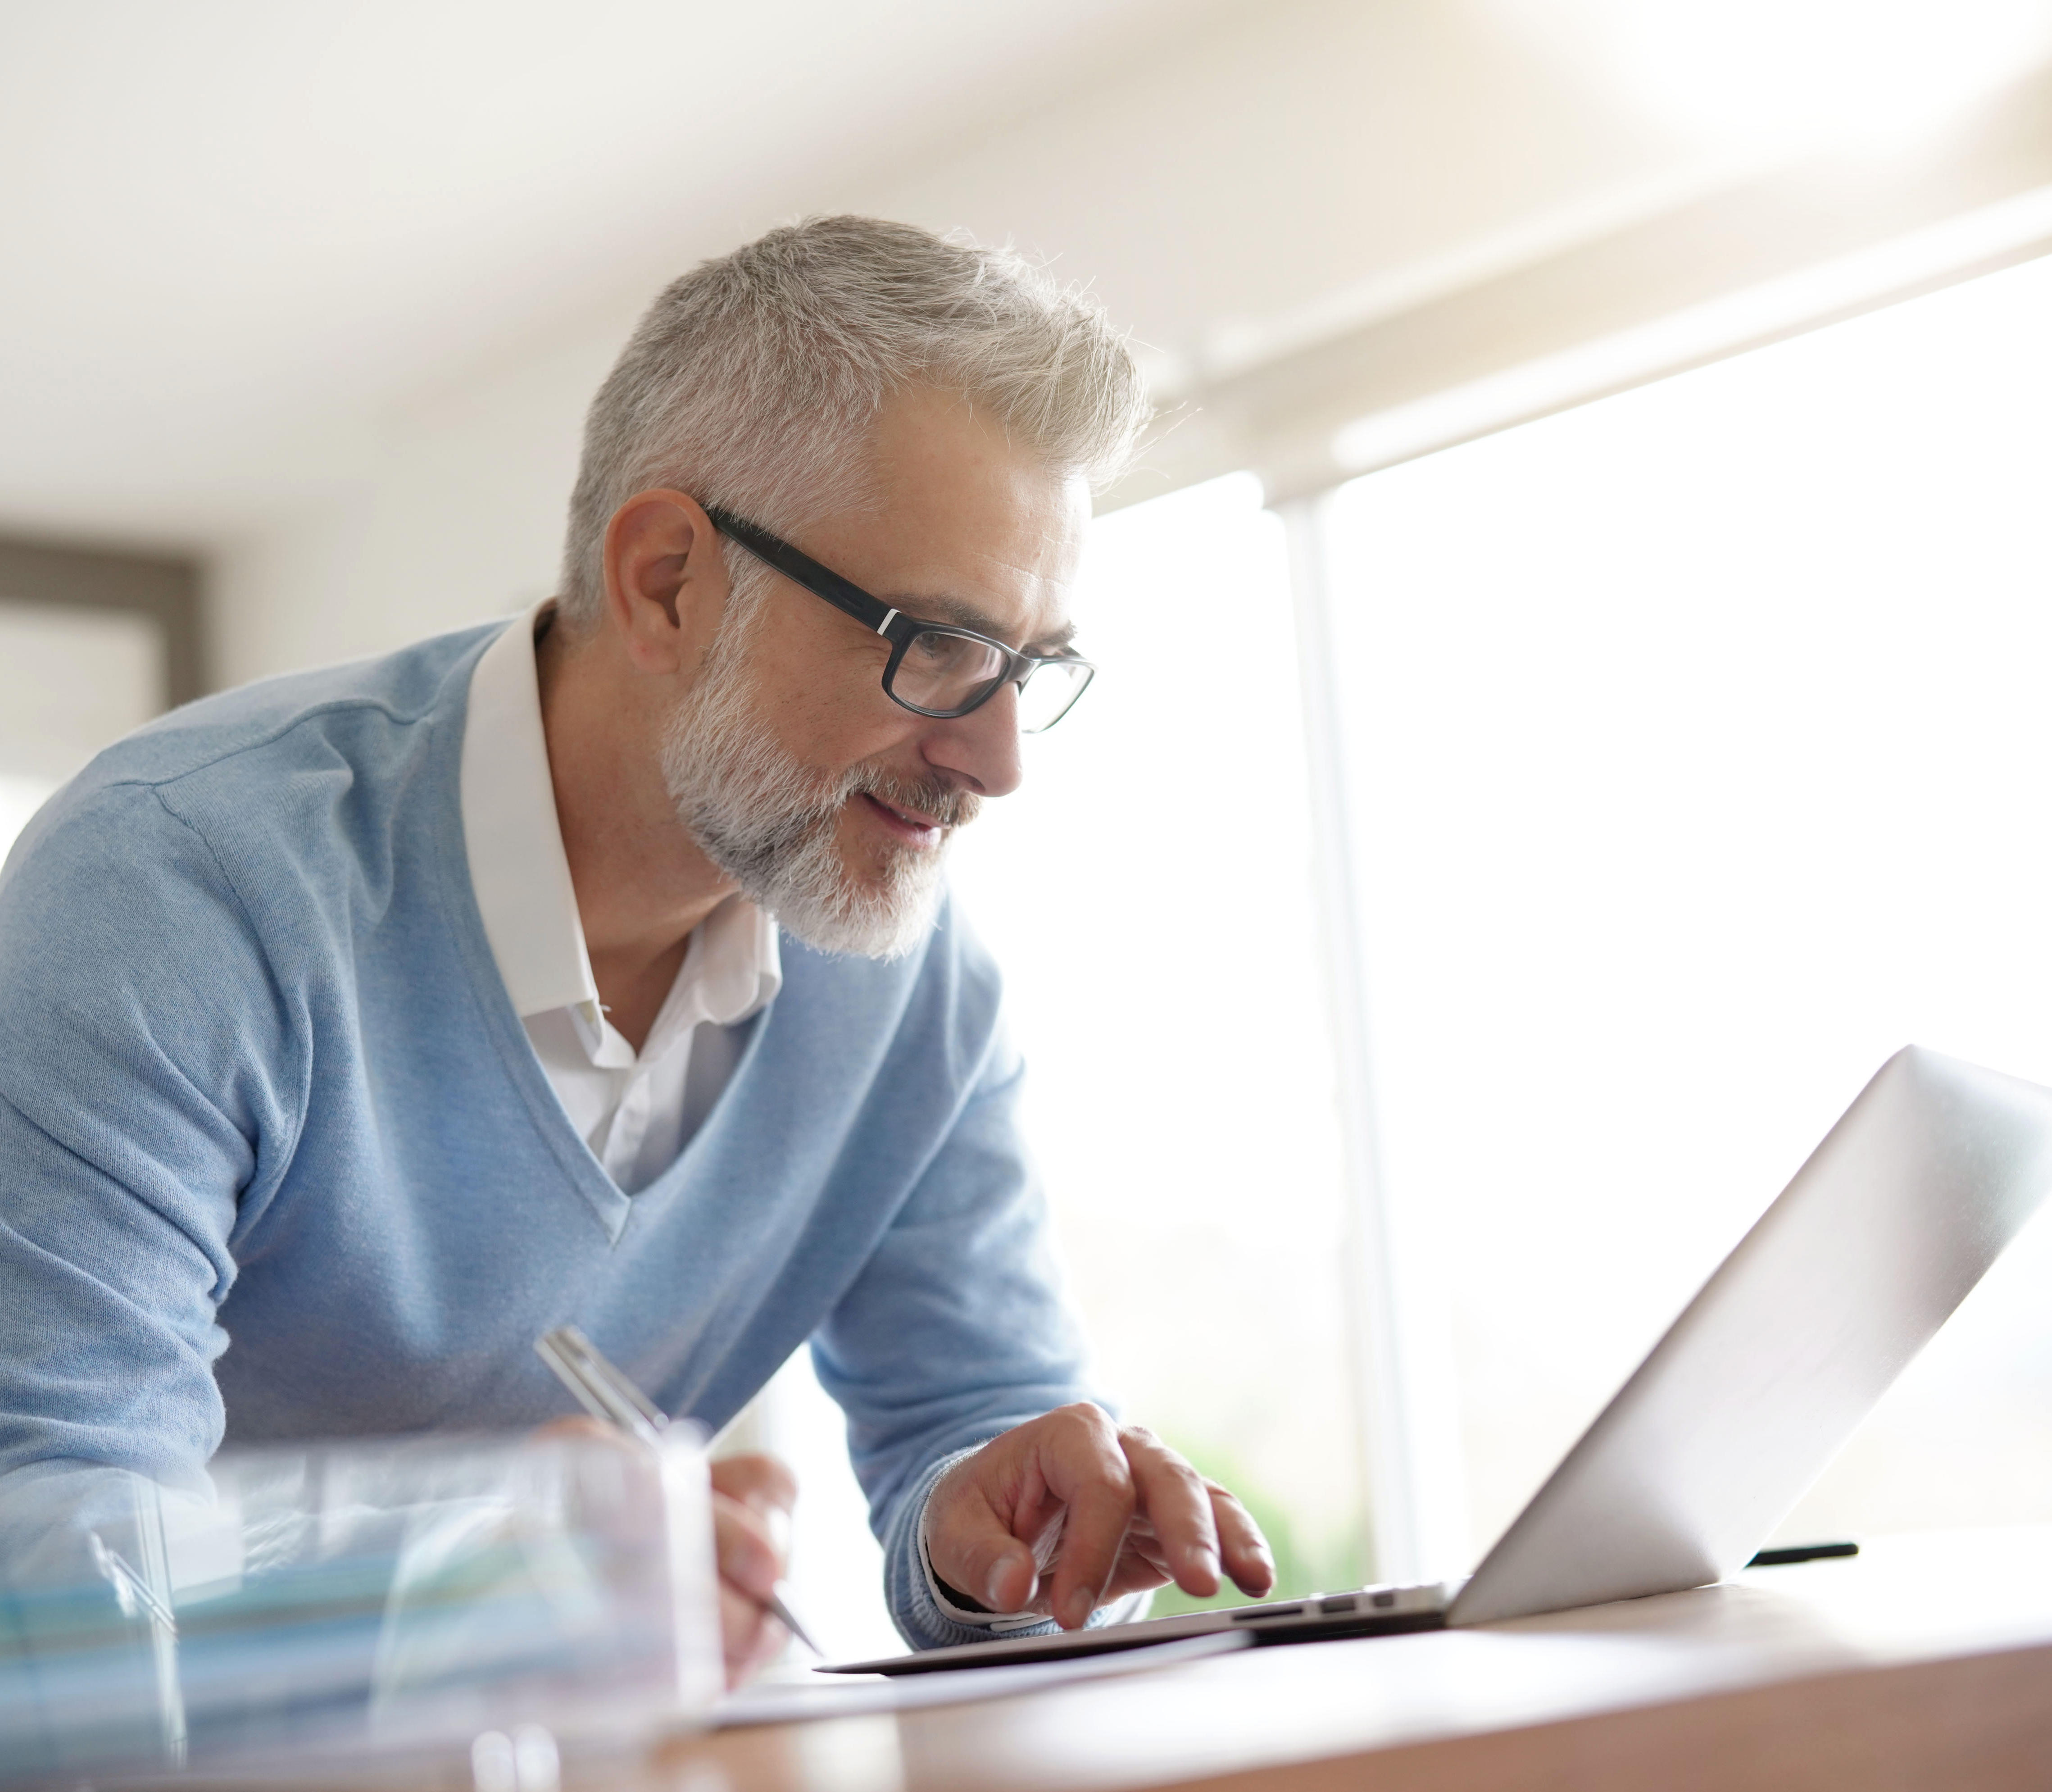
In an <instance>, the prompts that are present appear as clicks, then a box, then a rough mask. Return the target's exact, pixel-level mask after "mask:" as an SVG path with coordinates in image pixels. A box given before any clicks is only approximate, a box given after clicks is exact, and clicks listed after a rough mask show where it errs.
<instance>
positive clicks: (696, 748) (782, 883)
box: [662, 606, 978, 959]
mask: <svg viewBox="0 0 2052 1792" xmlns="http://www.w3.org/2000/svg"><path fill="white" fill-rule="evenodd" d="M750 608H751V609H752V608H753V606H750ZM754 620H755V618H754V615H752V614H742V615H738V616H735V617H734V618H731V619H730V622H729V623H728V625H727V626H726V627H725V628H723V629H721V631H720V633H719V637H718V638H717V639H716V640H715V641H714V643H713V646H712V649H711V653H708V655H707V661H706V668H705V671H704V673H703V676H701V677H700V679H699V684H698V688H696V689H695V690H694V691H693V692H691V694H690V695H689V696H687V697H685V698H684V699H683V701H682V702H680V703H679V704H678V705H677V708H676V712H675V713H674V714H672V716H671V718H670V722H669V725H668V727H667V729H666V730H665V731H664V739H663V747H662V764H663V778H664V783H665V784H666V785H667V786H668V790H669V793H670V800H671V801H672V802H674V803H675V804H676V806H677V814H678V818H679V819H680V820H681V821H683V825H684V826H685V828H686V829H687V830H688V831H689V833H690V834H691V837H692V839H693V840H695V841H697V842H698V845H699V849H700V850H701V851H702V852H703V853H704V854H705V855H706V857H707V858H709V859H711V861H712V862H713V863H714V864H715V865H717V866H718V867H719V869H721V870H722V871H723V872H726V875H727V876H729V877H730V878H732V879H733V880H734V882H735V883H736V884H738V885H739V886H740V888H741V893H742V895H743V896H746V897H747V898H748V900H750V902H752V903H754V904H755V905H756V906H757V907H758V908H762V909H764V910H766V912H769V913H770V914H772V915H774V916H776V917H777V924H778V925H779V926H781V927H783V928H784V929H785V931H787V932H789V933H790V934H793V935H795V936H796V937H797V939H801V940H802V941H803V942H804V943H805V944H806V945H808V946H810V947H814V948H815V949H816V950H817V951H822V952H840V953H847V954H850V955H856V956H858V957H862V958H871V959H895V958H902V957H903V955H905V954H906V953H907V952H909V951H911V950H912V949H913V947H915V946H917V945H918V943H919V942H920V941H921V940H922V939H924V938H925V937H926V931H927V929H928V928H929V927H931V926H932V925H933V920H934V911H935V910H936V908H938V906H939V903H940V893H941V869H942V859H943V858H944V857H945V856H946V849H947V841H948V839H949V838H951V837H952V836H953V834H954V830H955V829H957V828H958V827H961V826H965V825H967V824H968V823H969V821H973V819H974V818H975V816H976V812H977V806H978V805H977V798H975V797H974V796H973V795H971V794H968V793H967V792H965V791H961V790H956V789H954V787H953V786H950V785H946V784H944V783H941V782H932V783H908V782H906V781H905V780H903V779H902V778H893V777H892V776H891V774H889V773H887V772H885V771H880V770H879V769H878V768H877V767H874V766H860V765H858V766H853V767H850V768H849V769H848V771H844V772H842V773H840V774H838V775H835V774H830V773H822V772H816V771H812V770H811V769H810V768H809V767H805V766H804V765H801V764H800V763H799V762H798V761H797V760H796V759H793V758H792V757H791V756H790V755H789V754H788V753H786V752H785V751H784V750H783V748H782V747H780V746H778V745H777V742H776V740H775V739H774V738H773V736H772V735H771V734H770V731H769V728H768V727H766V725H765V724H764V723H763V720H762V717H761V716H759V715H758V712H757V711H756V708H755V706H754V703H753V702H752V700H750V694H749V691H748V681H747V679H746V672H745V666H744V662H745V660H746V654H745V653H744V652H743V649H744V648H745V646H746V643H747V639H748V637H750V635H752V634H753V633H754V628H753V626H752V624H753V623H754ZM865 792H867V793H872V794H875V795H876V796H878V797H880V798H883V800H884V801H885V802H891V803H894V804H896V805H898V806H900V807H903V808H907V809H913V810H918V811H919V812H920V813H921V814H926V815H930V816H932V817H934V818H936V819H937V820H938V821H940V822H941V823H942V826H943V828H944V829H946V834H945V835H944V837H943V838H942V842H941V844H940V845H938V846H937V847H933V848H929V849H925V850H923V851H922V850H918V849H913V848H910V847H899V846H895V845H894V846H891V847H888V848H887V849H886V852H887V855H888V856H887V860H886V862H885V868H884V876H883V881H882V882H881V884H867V883H864V882H863V881H861V880H858V879H856V877H853V876H851V875H850V874H849V872H848V869H847V868H846V867H845V866H844V865H843V864H842V862H841V856H840V845H839V841H838V837H837V835H838V830H839V825H840V817H841V813H842V811H843V810H844V809H845V808H846V807H847V806H848V804H849V803H850V802H853V801H854V800H855V799H856V798H857V797H858V796H860V795H861V794H864V793H865Z"/></svg>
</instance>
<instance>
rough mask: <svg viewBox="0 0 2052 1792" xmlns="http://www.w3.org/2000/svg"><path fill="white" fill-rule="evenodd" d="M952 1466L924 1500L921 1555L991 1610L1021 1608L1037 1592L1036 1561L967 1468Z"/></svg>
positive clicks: (965, 1463) (965, 1464) (966, 1465)
mask: <svg viewBox="0 0 2052 1792" xmlns="http://www.w3.org/2000/svg"><path fill="white" fill-rule="evenodd" d="M976 1460H977V1459H976V1458H975V1457H969V1458H968V1459H967V1460H966V1461H963V1462H961V1463H958V1464H957V1465H956V1466H955V1468H952V1469H950V1471H949V1472H948V1473H947V1475H946V1476H943V1477H942V1480H941V1482H940V1484H938V1486H936V1487H935V1488H934V1493H933V1497H932V1498H931V1499H930V1500H929V1501H928V1502H927V1504H926V1555H927V1558H928V1559H929V1560H930V1561H931V1562H932V1563H933V1565H934V1573H935V1574H938V1576H939V1577H940V1578H942V1580H943V1581H945V1582H947V1584H948V1585H949V1586H952V1587H954V1588H956V1589H957V1590H958V1591H961V1592H963V1593H966V1594H969V1597H970V1598H973V1599H974V1600H976V1601H977V1602H979V1603H980V1604H981V1605H985V1606H989V1608H990V1610H993V1611H994V1612H1016V1611H1024V1610H1025V1609H1026V1607H1027V1606H1028V1605H1029V1604H1030V1603H1032V1598H1033V1595H1034V1594H1036V1593H1037V1592H1038V1591H1039V1590H1040V1564H1039V1563H1036V1562H1035V1560H1034V1559H1033V1551H1032V1550H1031V1549H1030V1548H1029V1547H1028V1546H1027V1545H1026V1544H1025V1543H1024V1542H1023V1541H1021V1540H1020V1539H1019V1538H1017V1537H1015V1536H1014V1535H1012V1531H1011V1528H1010V1527H1009V1526H1008V1525H1007V1524H1006V1523H1005V1522H1004V1519H1003V1518H1002V1517H1001V1516H1000V1515H999V1513H998V1512H997V1508H995V1507H993V1505H992V1504H991V1503H990V1500H989V1496H988V1494H987V1493H986V1492H985V1489H984V1488H983V1487H982V1486H981V1484H979V1482H978V1481H977V1479H976V1476H975V1475H974V1474H973V1472H971V1470H970V1465H971V1464H973V1463H974V1462H975V1461H976Z"/></svg>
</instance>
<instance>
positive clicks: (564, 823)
mask: <svg viewBox="0 0 2052 1792" xmlns="http://www.w3.org/2000/svg"><path fill="white" fill-rule="evenodd" d="M535 661H536V670H537V672H538V674H539V676H540V683H541V693H542V733H543V735H544V736H545V738H546V740H547V742H548V748H549V776H550V782H551V783H552V784H553V785H554V789H555V796H556V820H557V822H558V825H559V826H560V827H561V829H562V837H563V853H564V856H565V857H566V858H567V859H568V860H569V861H570V883H571V886H572V887H573V888H574V890H575V891H576V892H577V904H578V916H579V918H580V920H582V923H583V925H584V937H585V950H586V951H588V952H589V954H590V956H591V968H592V974H593V977H594V978H596V979H597V983H598V995H599V1000H600V1001H601V1002H604V1003H605V1006H606V1007H607V1009H608V1010H609V1011H610V1013H609V1018H610V1019H611V1021H612V1022H613V1025H614V1026H615V1027H616V1028H617V1029H619V1031H620V1032H621V1033H622V1034H624V1035H625V1037H626V1038H627V1039H628V1041H629V1043H630V1044H631V1045H633V1046H634V1047H635V1049H636V1050H637V1051H638V1050H639V1049H640V1047H641V1045H642V1043H643V1041H644V1040H645V1039H646V1038H647V1037H648V1029H649V1028H650V1027H652V1025H654V1024H655V1020H656V1013H657V1011H658V1010H660V1008H661V1007H662V1006H663V1000H664V997H665V996H667V995H668V994H669V990H670V985H671V983H672V982H674V981H675V979H676V974H677V968H678V967H679V965H681V964H682V963H683V957H684V949H685V946H686V944H687V942H688V941H689V939H690V938H691V931H692V930H693V929H694V928H695V927H697V926H698V924H699V923H700V922H701V921H703V920H704V919H705V918H706V916H708V915H710V914H711V912H713V910H714V909H715V908H718V907H719V905H720V904H721V903H723V902H724V901H725V900H726V899H727V898H728V897H729V896H732V895H733V894H734V884H733V882H732V881H731V880H730V879H729V878H728V877H727V876H726V873H725V872H723V871H721V870H720V869H719V867H718V866H717V865H714V864H713V863H712V861H711V860H710V859H708V858H707V857H706V856H705V854H704V853H702V852H701V851H699V848H698V845H697V844H696V843H695V841H693V840H692V839H691V836H690V835H689V834H688V833H686V832H685V831H684V828H683V823H682V822H680V821H679V820H678V818H677V811H676V805H675V804H674V803H673V802H672V801H671V800H670V793H669V791H668V789H667V788H666V787H665V786H664V781H663V771H662V763H661V756H660V747H661V740H662V729H663V723H664V720H665V714H666V712H665V711H664V707H663V703H662V699H663V698H664V696H666V695H667V694H668V693H667V688H666V687H662V686H660V684H658V681H655V680H648V679H644V678H640V677H637V676H635V675H634V673H633V672H632V669H630V668H629V666H628V665H627V664H626V661H625V656H624V655H622V654H621V653H619V652H618V651H617V648H615V647H614V645H613V642H612V638H611V637H610V635H609V633H607V632H605V631H603V630H601V631H600V632H598V633H596V634H594V635H593V636H592V637H589V638H588V639H586V640H583V641H572V640H570V639H569V638H568V631H567V630H566V629H563V628H562V627H561V626H560V625H558V626H556V627H552V628H550V629H548V631H547V632H546V633H545V634H544V635H543V636H542V638H541V640H540V641H539V642H538V644H537V645H536V649H535ZM652 686H655V687H656V688H652Z"/></svg>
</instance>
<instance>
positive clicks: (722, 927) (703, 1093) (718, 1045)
mask: <svg viewBox="0 0 2052 1792" xmlns="http://www.w3.org/2000/svg"><path fill="white" fill-rule="evenodd" d="M547 607H548V606H547V605H546V604H538V605H537V606H535V608H534V609H533V610H529V611H528V612H527V614H525V615H524V616H523V617H520V618H517V619H516V620H515V622H514V623H513V624H512V625H511V627H510V628H508V629H507V630H506V632H505V633H503V634H502V635H500V636H499V638H498V639H497V640H496V641H493V642H492V644H491V645H490V646H489V647H488V648H487V649H485V650H484V656H483V657H482V658H480V660H479V661H478V662H477V667H476V670H475V671H474V672H472V675H471V680H470V708H469V713H468V717H467V718H466V720H465V721H464V730H463V772H462V783H461V794H462V806H463V837H464V849H465V850H466V852H467V853H468V855H469V859H470V880H471V884H472V888H473V889H475V891H476V894H477V907H478V912H479V913H480V915H482V916H484V934H485V938H486V939H488V941H489V942H490V943H491V955H492V958H493V959H494V960H495V961H496V963H497V964H498V967H499V976H500V977H501V978H503V979H504V980H505V984H506V993H507V995H508V996H510V997H511V998H512V1002H513V1008H514V1011H515V1013H516V1014H519V1017H520V1020H521V1024H522V1025H523V1026H524V1027H525V1028H526V1029H527V1037H528V1040H529V1041H530V1042H531V1043H532V1045H534V1048H535V1056H536V1057H538V1058H540V1060H541V1061H542V1069H543V1070H544V1071H546V1072H547V1073H548V1078H549V1081H550V1084H551V1085H552V1086H553V1087H554V1089H555V1092H556V1098H557V1100H559V1101H561V1102H562V1104H563V1111H564V1112H566V1114H568V1115H569V1116H570V1123H571V1124H572V1125H573V1126H574V1127H576V1128H577V1129H578V1132H579V1133H581V1134H582V1135H583V1137H584V1140H585V1143H586V1144H588V1145H589V1146H590V1147H591V1149H592V1151H593V1155H595V1156H596V1157H597V1159H598V1161H599V1162H600V1163H601V1164H603V1165H604V1166H605V1173H606V1174H608V1175H609V1176H610V1177H611V1178H613V1181H614V1182H616V1183H617V1184H618V1185H619V1186H620V1187H621V1189H622V1190H625V1192H626V1193H627V1194H638V1193H639V1192H640V1190H643V1189H644V1188H646V1187H647V1186H648V1184H649V1183H650V1182H653V1181H654V1180H655V1179H656V1177H658V1176H660V1175H661V1174H662V1173H663V1172H664V1170H667V1169H668V1168H669V1167H670V1166H671V1164H672V1163H675V1162H676V1158H677V1154H678V1153H679V1151H682V1150H683V1148H684V1147H685V1145H686V1144H687V1143H688V1142H689V1140H690V1139H691V1135H692V1134H693V1133H694V1132H695V1131H697V1130H698V1129H699V1125H700V1124H701V1123H703V1120H704V1119H705V1117H706V1116H707V1114H709V1113H710V1112H711V1111H712V1105H713V1104H714V1103H715V1101H717V1100H719V1093H720V1091H721V1090H722V1089H723V1088H726V1080H727V1078H728V1077H729V1076H730V1075H731V1074H732V1073H733V1070H734V1060H735V1057H736V1056H737V1054H738V1050H739V1041H738V1037H737V1036H736V1035H735V1033H734V1032H733V1030H732V1029H734V1027H736V1026H738V1025H739V1023H740V1022H742V1021H745V1020H746V1019H747V1018H749V1017H750V1015H752V1014H755V1013H756V1012H758V1010H761V1009H762V1008H763V1007H764V1006H766V1005H767V1004H768V1002H769V1000H770V998H772V997H773V996H774V995H775V994H776V993H777V990H778V989H779V988H780V987H781V986H782V983H783V980H784V975H783V967H782V961H781V959H780V957H779V955H778V952H777V923H776V922H775V921H774V920H772V919H771V918H770V917H769V916H767V915H766V914H764V913H763V912H762V910H761V909H759V908H757V907H756V906H755V905H754V904H753V903H751V902H748V901H746V900H743V899H742V897H740V896H729V897H728V898H727V899H726V901H724V902H723V903H722V904H720V905H719V908H715V910H714V911H713V912H711V914H710V915H708V916H707V917H706V918H705V920H703V922H701V923H699V926H698V927H697V928H696V930H695V931H694V932H693V933H692V935H691V939H690V942H689V943H688V944H687V946H686V947H685V950H684V962H683V964H682V966H680V967H679V969H678V971H677V977H676V982H673V983H672V985H671V986H670V993H669V994H668V997H666V998H664V1002H663V1006H662V1008H661V1010H660V1011H659V1012H658V1013H657V1014H656V1024H655V1025H653V1026H652V1027H651V1028H650V1029H649V1031H648V1038H647V1039H646V1040H645V1041H644V1042H643V1044H642V1047H641V1049H640V1051H639V1052H638V1053H637V1052H636V1050H635V1049H634V1048H633V1047H632V1045H629V1044H628V1042H627V1041H626V1039H625V1037H622V1035H621V1033H619V1032H618V1031H617V1029H615V1028H614V1026H613V1023H612V1022H611V1021H609V1020H608V1019H607V1018H605V1010H604V1009H603V1008H602V1007H601V1005H600V1003H599V999H598V984H597V981H596V980H595V979H594V978H593V976H592V972H591V955H590V954H589V952H588V951H586V950H585V939H584V923H583V922H582V920H581V919H580V918H579V916H578V906H577V893H576V892H575V890H574V888H572V886H571V884H570V861H569V860H568V858H566V857H565V855H564V853H563V836H562V828H561V827H560V826H559V825H558V822H557V820H556V798H555V788H554V785H553V783H552V782H550V776H549V749H548V743H547V741H546V738H545V737H544V735H543V734H542V697H541V686H540V683H539V680H538V678H537V676H536V674H535V627H536V625H538V622H540V620H541V617H542V612H543V610H546V608H547Z"/></svg>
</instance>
